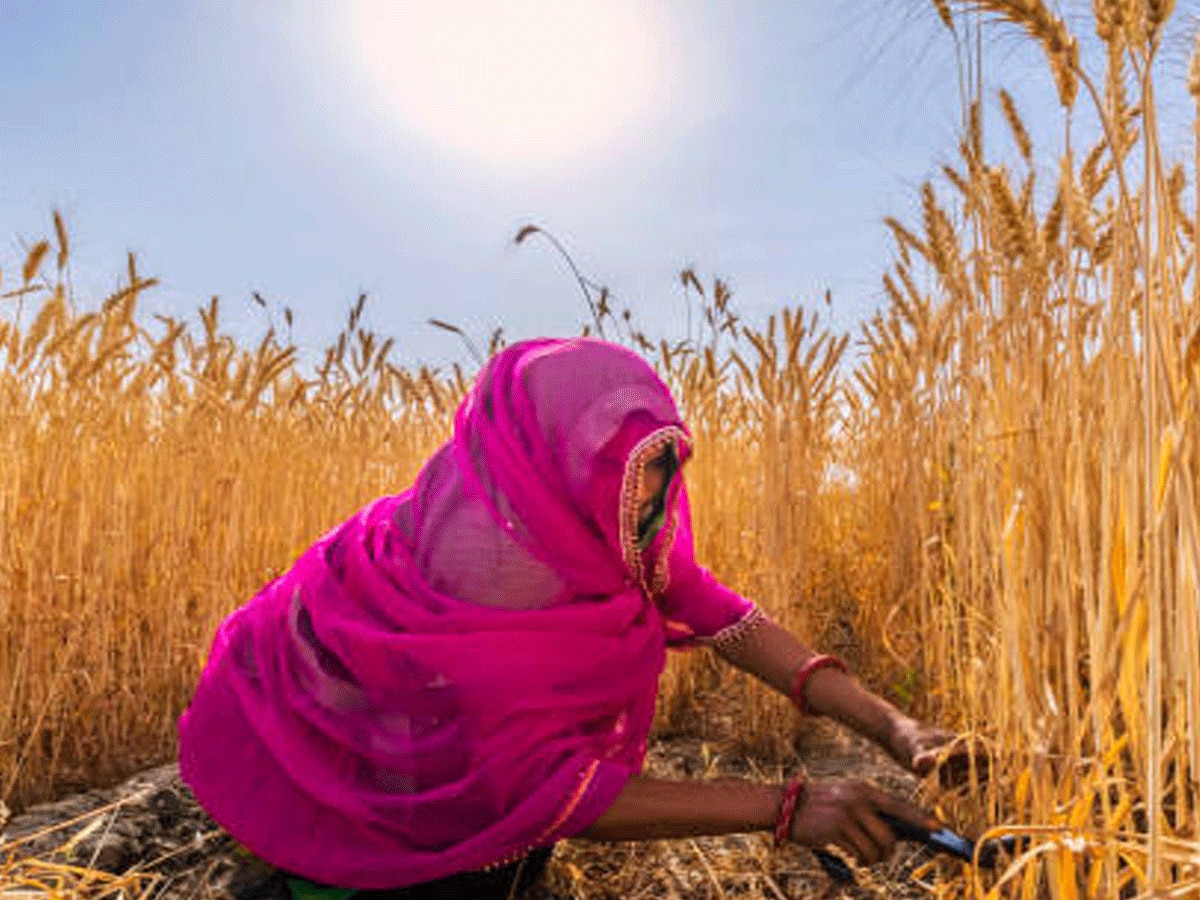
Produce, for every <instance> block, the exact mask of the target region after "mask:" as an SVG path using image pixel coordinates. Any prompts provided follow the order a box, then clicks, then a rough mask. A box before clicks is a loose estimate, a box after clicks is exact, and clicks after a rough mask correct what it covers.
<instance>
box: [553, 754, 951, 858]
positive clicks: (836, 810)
mask: <svg viewBox="0 0 1200 900" xmlns="http://www.w3.org/2000/svg"><path fill="white" fill-rule="evenodd" d="M783 793H784V790H783V788H782V787H779V786H774V787H773V786H769V785H763V784H756V783H755V782H751V781H738V780H736V779H729V780H725V781H663V780H660V779H655V778H644V777H640V776H639V777H635V778H633V779H631V780H630V781H629V783H628V784H627V785H626V786H625V789H624V790H623V791H622V792H621V794H620V796H618V797H617V800H616V802H615V803H613V805H612V806H611V807H609V809H608V810H607V811H606V812H605V813H604V815H602V816H601V817H600V819H599V820H598V821H596V822H595V823H594V824H593V825H592V826H591V827H590V828H588V829H587V830H586V831H584V832H583V833H581V834H579V835H577V836H578V837H581V838H586V839H588V840H595V841H635V840H654V839H664V838H682V837H697V836H700V835H718V834H731V833H744V832H751V831H773V830H774V828H775V823H776V820H777V817H778V815H779V808H780V805H781V803H782V800H783ZM880 811H883V812H887V813H891V814H892V815H894V816H897V817H899V818H901V819H906V820H908V821H910V822H912V823H914V824H916V825H920V826H922V827H924V828H928V829H931V830H933V829H936V828H939V827H941V824H940V823H939V822H938V821H937V820H936V819H935V818H933V817H932V816H930V815H929V814H928V813H926V812H924V811H923V810H921V809H919V808H917V807H915V806H913V805H912V804H910V803H906V802H904V801H903V800H899V799H897V798H895V797H891V796H889V795H887V794H885V793H884V792H883V791H880V790H879V789H877V788H875V787H872V786H871V785H869V784H865V783H863V782H859V781H834V782H810V783H809V784H808V785H807V786H806V787H805V789H804V794H803V799H802V801H801V803H800V805H799V806H798V807H797V809H796V814H795V817H794V818H793V820H792V829H791V833H790V834H789V837H790V838H791V840H793V841H795V842H797V843H799V844H803V845H804V846H807V847H811V848H813V849H819V848H821V847H825V846H827V845H829V844H836V845H838V846H839V847H841V848H842V849H844V850H846V852H848V853H851V854H853V855H855V856H856V857H858V859H859V861H860V862H863V863H866V864H871V863H875V862H878V861H879V860H881V859H885V858H886V857H887V856H888V855H889V854H890V853H891V851H892V848H893V847H894V846H895V843H896V837H895V835H894V834H893V833H892V831H891V829H890V828H889V827H888V826H887V825H886V824H884V822H883V820H882V819H880V818H879V812H880Z"/></svg>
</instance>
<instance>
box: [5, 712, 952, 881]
mask: <svg viewBox="0 0 1200 900" xmlns="http://www.w3.org/2000/svg"><path fill="white" fill-rule="evenodd" d="M731 748H732V744H722V743H721V742H714V741H711V740H710V741H702V740H701V739H699V738H695V737H674V738H668V739H663V740H659V741H657V742H656V743H654V744H653V745H652V746H651V748H650V753H649V756H648V760H647V771H648V772H649V773H651V774H655V775H660V776H666V777H674V778H686V777H693V778H712V777H730V776H738V777H750V778H755V779H762V780H772V781H774V780H777V779H778V778H779V777H781V775H782V774H783V773H782V772H781V771H780V770H779V768H778V767H767V766H765V765H764V764H762V763H761V762H759V761H756V760H754V759H752V758H748V757H745V756H741V755H737V754H736V753H734V752H733V751H732V749H731ZM798 761H801V762H803V764H804V765H805V766H806V768H807V769H808V771H809V773H810V774H811V775H812V776H813V777H816V778H825V777H859V778H866V779H868V780H870V781H873V782H874V783H876V784H877V785H879V786H880V787H883V788H885V789H887V790H889V791H891V792H892V793H894V794H896V795H898V796H905V797H909V796H912V795H913V794H914V793H915V791H916V788H917V784H916V780H915V779H914V778H912V776H910V775H908V774H907V773H905V772H903V771H902V770H901V769H900V768H899V767H897V766H896V765H895V764H894V763H892V762H891V760H890V759H888V758H887V757H886V756H885V755H884V754H882V753H881V752H880V751H878V750H877V749H876V748H875V747H874V746H873V745H870V744H868V743H866V742H864V741H861V740H859V739H857V737H855V736H852V735H849V734H848V733H846V732H843V731H842V730H841V729H839V728H837V727H836V726H833V725H830V724H827V723H816V724H815V726H814V728H812V729H811V730H810V731H809V733H808V734H807V735H806V736H805V739H804V740H803V742H802V744H801V746H800V747H798ZM67 823H72V824H67ZM56 826H57V827H56ZM47 829H53V830H50V831H47ZM39 833H40V836H37V835H38V834H39ZM22 839H24V840H22ZM13 842H20V843H17V844H15V845H14V844H13ZM5 857H7V862H6V861H5ZM928 860H929V856H928V854H927V852H926V851H924V850H923V849H919V848H916V847H914V846H913V845H910V844H901V845H899V846H898V848H897V850H896V852H895V854H894V855H893V858H892V859H891V860H889V861H887V862H885V863H882V864H880V865H877V866H874V867H872V868H871V869H869V870H862V871H860V872H859V883H860V884H859V886H856V887H850V888H846V887H841V886H837V885H834V884H833V883H832V882H831V881H830V879H829V878H828V877H827V876H826V875H825V874H824V873H823V871H822V870H821V869H820V868H819V866H818V865H817V864H816V861H815V858H814V857H813V856H812V854H810V853H808V852H807V851H805V850H803V849H801V848H798V847H791V848H785V849H783V850H781V851H778V852H775V851H773V850H772V849H771V848H770V844H769V842H768V840H767V839H766V838H765V837H763V836H759V835H733V836H728V837H723V838H700V839H696V840H680V841H653V842H643V843H636V844H635V843H630V844H596V843H589V842H582V841H576V842H564V843H562V844H560V845H559V846H558V848H557V849H556V851H555V854H554V858H553V859H552V861H551V864H550V867H549V869H548V873H547V877H546V879H545V882H546V892H545V897H547V898H551V897H553V898H559V900H568V898H569V900H600V898H604V900H608V898H613V900H615V898H621V900H635V898H647V900H648V898H693V897H695V898H710V897H713V898H717V897H738V898H748V900H757V898H771V900H798V898H848V900H858V898H874V897H892V898H907V897H914V898H915V897H928V896H929V892H928V889H926V888H923V887H922V886H921V884H920V883H919V882H918V881H915V880H914V879H913V877H912V874H913V870H914V869H915V868H916V867H917V866H920V865H921V864H923V863H925V862H927V861H928ZM270 876H271V873H270V871H269V870H267V869H265V867H262V866H260V865H256V864H255V863H254V861H253V860H248V859H246V858H245V857H243V856H241V855H240V854H239V853H238V852H237V851H236V845H235V844H234V843H233V841H232V840H231V839H230V838H229V837H228V836H227V835H226V834H225V833H224V832H223V831H222V830H221V829H220V828H219V827H218V826H217V825H216V824H215V823H214V822H213V821H212V820H211V819H209V818H208V816H207V815H205V814H204V812H203V811H202V810H201V809H200V807H199V806H198V805H197V804H196V802H195V800H194V799H193V797H192V795H191V793H190V791H189V790H188V789H187V787H186V786H184V785H183V784H182V783H181V782H180V780H179V776H178V772H177V771H176V767H175V765H174V764H168V765H164V766H160V767H158V768H154V769H150V770H148V771H145V772H143V773H141V774H139V775H137V776H136V777H134V778H131V779H130V780H128V781H126V782H125V783H124V784H121V785H119V786H117V787H115V788H112V789H109V790H93V791H88V792H86V793H83V794H78V795H76V796H73V797H70V798H68V799H66V800H61V801H58V802H56V803H50V804H45V805H42V806H38V807H34V808H31V809H29V810H28V811H26V812H25V813H23V814H22V815H19V816H17V817H16V818H14V819H13V820H12V821H11V822H9V823H8V825H7V827H6V828H5V829H4V831H3V834H2V835H0V897H3V898H5V900H10V898H11V900H18V898H21V897H34V896H45V895H46V894H47V893H48V892H50V891H51V890H52V889H61V890H63V891H64V892H65V894H66V895H68V896H88V897H99V896H102V895H106V896H118V895H120V893H122V892H123V893H124V896H126V897H143V898H163V900H166V898H177V900H185V898H186V900H196V898H219V900H233V898H237V900H276V898H279V897H280V896H281V895H280V893H279V892H280V882H279V879H277V878H274V879H273V878H271V877H270ZM60 896H62V894H60ZM282 897H283V898H286V890H284V893H283V894H282Z"/></svg>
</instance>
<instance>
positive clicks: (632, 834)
mask: <svg viewBox="0 0 1200 900" xmlns="http://www.w3.org/2000/svg"><path fill="white" fill-rule="evenodd" d="M782 798H783V789H782V788H781V787H779V786H772V785H766V784H756V783H754V782H752V781H739V780H736V779H729V780H722V781H665V780H662V779H658V778H646V777H644V776H640V775H639V776H635V777H634V778H631V779H630V780H629V783H628V784H627V785H626V786H625V790H624V791H622V792H621V794H620V796H618V797H617V801H616V802H615V803H614V804H613V805H612V806H610V807H609V808H608V810H607V811H606V812H605V813H604V815H602V816H601V817H600V818H599V820H598V821H596V822H595V823H594V824H593V825H592V826H591V827H590V828H589V829H588V830H587V831H585V832H583V833H582V834H581V835H579V836H580V837H584V838H588V839H589V840H595V841H640V840H650V839H657V838H679V837H696V836H699V835H718V834H736V833H743V832H751V831H768V830H770V829H773V828H774V827H775V817H776V815H777V814H778V812H779V804H780V802H781V800H782Z"/></svg>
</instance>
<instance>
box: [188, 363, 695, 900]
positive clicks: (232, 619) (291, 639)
mask: <svg viewBox="0 0 1200 900" xmlns="http://www.w3.org/2000/svg"><path fill="white" fill-rule="evenodd" d="M667 442H674V443H675V444H676V446H677V448H678V450H679V453H680V456H681V458H686V455H687V453H688V433H687V431H686V429H685V428H684V425H683V423H682V421H681V420H680V417H679V413H678V410H677V409H676V407H675V404H674V401H673V400H672V398H671V395H670V392H669V391H668V389H667V387H666V386H665V385H664V384H663V382H662V381H661V380H660V379H659V378H658V377H657V375H656V374H655V372H654V371H653V369H652V368H651V367H650V366H649V365H648V364H647V363H646V362H645V361H644V360H643V359H642V358H641V357H639V356H637V355H636V354H634V353H632V352H631V351H628V350H626V349H624V348H621V347H618V346H615V345H612V344H608V343H605V342H602V341H597V340H589V339H577V340H538V341H528V342H523V343H521V344H517V345H514V346H513V347H510V348H508V349H507V350H505V351H503V352H502V353H500V354H499V355H497V356H496V357H494V358H493V359H492V360H491V361H490V362H489V363H488V364H487V366H486V367H485V368H484V369H483V371H482V372H481V373H480V375H479V377H478V378H477V380H476V383H475V385H474V386H473V388H472V390H471V391H470V393H469V394H468V396H467V397H466V398H465V399H464V401H463V403H462V405H461V406H460V408H459V410H458V413H457V415H456V418H455V427H454V433H453V437H452V438H451V439H450V441H448V442H447V443H446V444H445V445H443V446H442V447H441V448H440V449H439V450H438V451H436V452H435V453H434V454H433V456H432V457H431V458H430V459H429V461H428V462H427V463H426V465H425V467H424V468H423V469H422V471H421V473H420V474H419V476H418V477H417V479H416V482H415V483H414V484H413V486H412V487H411V488H409V489H408V490H406V491H404V492H403V493H401V494H399V495H395V496H387V497H382V498H380V499H378V500H376V501H374V502H373V503H371V504H370V505H368V506H367V507H366V508H364V509H363V510H361V511H360V512H359V513H357V514H356V515H354V516H353V517H351V518H350V519H349V520H348V521H346V522H345V523H343V524H342V525H340V526H338V527H337V528H335V529H333V530H332V531H330V532H329V533H328V534H326V535H325V536H323V537H322V538H321V539H320V540H318V541H317V542H316V543H315V544H314V545H313V546H312V547H311V548H309V549H308V550H307V551H306V552H305V553H304V554H303V555H302V556H301V557H300V558H299V559H298V560H297V561H296V563H295V564H294V565H293V567H292V568H291V569H290V570H289V571H288V572H287V573H285V574H284V575H282V576H281V577H279V578H277V579H276V580H275V581H273V582H271V583H270V584H268V585H266V586H265V587H264V588H263V589H262V590H261V591H260V592H259V594H258V595H257V596H256V597H254V599H253V600H251V601H250V602H249V603H248V604H246V605H245V606H243V607H241V608H239V609H238V610H236V611H235V612H234V613H233V614H231V615H230V616H229V617H228V618H227V619H226V620H225V621H224V622H223V623H222V624H221V626H220V627H219V629H218V631H217V634H216V636H215V638H214V641H213V645H212V649H211V652H210V657H209V660H208V663H207V665H206V667H205V670H204V672H203V674H202V676H201V679H200V682H199V684H198V686H197V689H196V692H195V696H194V697H193V700H192V703H191V704H190V706H189V708H188V709H187V711H186V712H185V713H184V715H183V716H182V717H181V719H180V726H179V737H180V771H181V774H182V776H183V778H184V780H185V781H186V782H187V783H188V784H189V785H190V786H191V787H192V789H193V791H194V792H195V794H196V797H197V799H198V800H199V801H200V803H201V804H202V805H203V806H204V807H205V809H206V810H207V811H208V812H209V813H210V815H212V817H213V818H214V819H215V820H216V821H217V822H218V823H220V824H221V825H222V826H224V827H225V828H226V829H227V830H228V831H229V832H230V833H231V834H232V835H233V836H234V837H235V838H237V839H238V840H239V841H241V842H242V843H243V844H245V845H246V846H247V847H248V848H249V849H250V850H252V851H253V852H255V853H256V854H258V855H259V856H261V857H262V858H264V859H265V860H267V861H268V862H270V863H272V864H273V865H276V866H278V867H280V868H283V869H286V870H288V871H291V872H294V873H296V874H300V875H303V876H305V877H307V878H310V879H313V880H315V881H320V882H325V883H328V884H334V885H338V886H343V887H354V888H363V889H369V888H394V887H402V886H405V885H408V884H413V883H419V882H423V881H430V880H434V879H437V878H440V877H443V876H445V875H448V874H451V873H454V872H459V871H465V870H469V869H474V868H480V867H483V866H486V865H489V864H494V863H499V862H502V861H505V860H507V859H511V858H515V857H518V856H520V855H523V854H524V853H526V852H528V851H529V850H530V849H533V848H534V847H537V846H545V845H548V844H550V843H553V842H554V841H555V840H558V839H560V838H563V837H568V836H570V835H572V834H576V833H578V832H579V831H582V830H584V829H586V828H587V826H588V825H590V824H591V823H592V822H593V821H595V819H597V818H598V817H599V816H600V815H601V814H602V812H603V811H604V810H605V809H607V807H608V806H609V805H610V804H611V803H612V801H613V800H614V799H615V798H616V796H617V794H618V793H619V792H620V791H621V789H622V788H623V786H624V784H625V782H626V781H627V780H628V778H629V777H630V776H631V775H632V774H634V773H636V772H637V771H638V770H639V769H640V767H641V764H642V759H643V756H644V753H645V742H646V737H647V735H648V733H649V729H650V725H651V721H652V719H653V714H654V702H655V697H656V693H657V682H658V677H659V674H660V673H661V671H662V667H663V662H664V651H665V647H666V645H667V643H668V634H667V627H668V626H667V623H666V622H665V620H664V617H663V615H662V614H661V613H660V611H659V609H658V608H657V606H656V605H655V602H654V597H655V596H657V594H658V592H661V591H662V589H663V588H664V587H665V584H666V579H667V576H668V574H669V573H668V572H667V567H666V560H667V557H668V554H669V553H670V551H671V548H672V542H673V541H675V540H676V533H675V532H676V528H677V527H678V529H679V533H678V536H677V539H678V543H679V547H678V548H676V549H677V550H678V551H680V552H681V553H682V554H683V557H684V558H687V559H690V548H691V535H690V533H688V531H687V528H686V525H687V523H686V516H684V517H683V518H684V520H685V521H684V522H682V523H677V522H676V519H677V518H678V517H677V516H675V515H674V514H672V515H670V516H669V517H668V521H669V522H670V523H671V524H669V525H668V527H666V528H664V529H663V532H662V533H660V534H659V535H658V537H656V538H655V540H654V541H653V542H652V543H651V545H650V547H649V548H648V549H647V550H646V551H645V552H644V553H638V552H637V551H636V549H633V533H632V529H633V525H634V522H635V520H634V518H633V517H634V516H636V509H635V506H634V504H633V503H632V502H631V500H632V497H633V496H634V495H635V494H636V492H637V477H638V475H639V473H640V462H641V461H643V460H644V459H646V458H648V457H649V455H650V454H652V453H657V452H659V450H660V449H661V448H662V446H664V445H665V443H667ZM669 501H670V507H669V508H670V509H671V510H672V511H674V510H675V509H676V508H677V507H678V505H679V503H680V502H682V503H683V504H684V505H686V496H684V495H683V487H682V479H680V478H675V479H674V481H673V483H672V486H671V491H670V495H669Z"/></svg>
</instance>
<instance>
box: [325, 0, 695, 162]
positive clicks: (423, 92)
mask: <svg viewBox="0 0 1200 900" xmlns="http://www.w3.org/2000/svg"><path fill="white" fill-rule="evenodd" d="M348 13H349V16H348V22H349V26H350V34H349V37H350V44H351V47H352V48H353V51H354V53H355V55H356V60H357V62H358V64H359V66H360V71H361V72H362V73H363V74H364V75H366V76H367V81H368V84H369V85H370V86H371V88H372V92H373V93H374V94H375V95H376V98H377V100H378V101H379V102H380V103H381V104H382V105H383V106H384V107H385V108H386V109H387V110H389V111H390V112H391V113H392V114H394V115H395V116H396V117H397V119H398V120H399V124H400V125H401V126H403V127H404V128H406V129H408V130H409V131H411V132H414V133H416V134H417V135H419V136H420V137H422V138H424V139H426V140H428V141H430V142H433V143H436V144H438V145H440V146H442V147H444V148H446V149H449V150H451V151H454V152H457V153H461V154H465V155H467V156H469V157H472V158H474V159H477V160H479V161H482V162H487V163H493V164H497V165H500V166H505V167H525V168H532V169H535V170H543V169H546V168H549V167H554V166H557V165H560V164H567V163H572V162H577V161H579V160H580V159H582V158H595V157H596V156H597V155H601V154H604V153H605V152H606V151H608V150H612V149H614V148H615V147H618V146H620V145H622V144H625V145H628V144H636V143H637V142H638V140H639V136H640V135H648V134H649V133H650V132H651V131H653V130H654V127H655V125H656V124H657V122H658V120H660V119H661V118H662V114H663V112H664V111H665V109H666V107H667V106H668V105H669V102H670V98H671V95H672V92H673V90H674V82H675V74H676V73H675V72H674V67H673V66H672V60H671V59H670V58H669V55H668V53H667V52H666V49H667V47H668V46H669V35H668V34H666V30H667V28H666V23H665V21H664V18H665V17H664V16H663V15H662V9H661V7H660V6H658V5H655V4H652V3H649V2H646V0H640V2H639V0H409V2H387V0H375V2H371V0H367V2H361V3H358V4H356V5H355V6H353V7H351V8H350V9H349V10H348Z"/></svg>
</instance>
